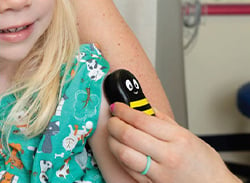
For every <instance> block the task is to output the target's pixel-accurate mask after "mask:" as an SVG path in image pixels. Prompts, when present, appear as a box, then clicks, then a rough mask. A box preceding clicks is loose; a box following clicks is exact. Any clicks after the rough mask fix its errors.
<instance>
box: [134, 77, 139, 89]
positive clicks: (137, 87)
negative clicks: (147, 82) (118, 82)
mask: <svg viewBox="0 0 250 183" xmlns="http://www.w3.org/2000/svg"><path fill="white" fill-rule="evenodd" d="M133 83H134V86H135V88H136V89H137V90H139V88H140V86H139V84H138V82H137V81H136V79H133Z"/></svg>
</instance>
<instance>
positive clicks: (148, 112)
mask: <svg viewBox="0 0 250 183" xmlns="http://www.w3.org/2000/svg"><path fill="white" fill-rule="evenodd" d="M143 112H144V113H146V114H148V115H151V116H152V115H153V114H155V113H154V111H153V109H152V108H151V109H147V110H145V111H143Z"/></svg>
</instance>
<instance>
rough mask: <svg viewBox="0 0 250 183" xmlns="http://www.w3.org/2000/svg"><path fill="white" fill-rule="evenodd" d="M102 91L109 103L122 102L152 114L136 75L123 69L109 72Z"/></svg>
mask: <svg viewBox="0 0 250 183" xmlns="http://www.w3.org/2000/svg"><path fill="white" fill-rule="evenodd" d="M104 92H105V95H106V97H107V100H108V102H109V103H110V104H112V103H114V102H123V103H125V104H127V105H128V106H130V107H131V108H133V109H136V110H139V111H143V112H144V113H146V114H148V115H151V116H154V115H155V113H154V111H153V109H152V107H151V105H150V104H149V102H148V100H147V99H146V97H145V95H144V93H143V91H142V89H141V86H140V84H139V82H138V80H137V79H136V77H135V76H134V75H133V74H132V73H131V72H129V71H128V70H125V69H119V70H116V71H114V72H112V73H110V74H109V75H108V76H107V77H106V78H105V80H104Z"/></svg>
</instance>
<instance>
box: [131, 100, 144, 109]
mask: <svg viewBox="0 0 250 183" xmlns="http://www.w3.org/2000/svg"><path fill="white" fill-rule="evenodd" d="M147 104H148V100H147V99H146V98H144V99H141V100H137V101H133V102H130V107H132V108H136V107H141V106H144V105H147Z"/></svg>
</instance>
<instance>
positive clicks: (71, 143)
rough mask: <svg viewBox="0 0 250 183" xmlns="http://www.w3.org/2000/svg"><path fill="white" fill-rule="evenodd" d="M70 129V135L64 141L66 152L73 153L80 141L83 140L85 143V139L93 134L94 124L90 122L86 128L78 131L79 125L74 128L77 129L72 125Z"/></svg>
mask: <svg viewBox="0 0 250 183" xmlns="http://www.w3.org/2000/svg"><path fill="white" fill-rule="evenodd" d="M68 127H69V128H70V134H69V136H67V137H66V138H64V139H63V147H64V149H65V150H66V151H72V150H73V149H74V147H75V146H76V144H77V142H78V141H80V140H82V141H83V142H84V138H85V137H87V136H88V135H89V134H90V133H91V131H92V129H93V123H92V122H91V121H88V122H87V123H86V126H82V130H79V129H78V125H75V126H74V127H75V129H73V127H72V125H69V126H68Z"/></svg>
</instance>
